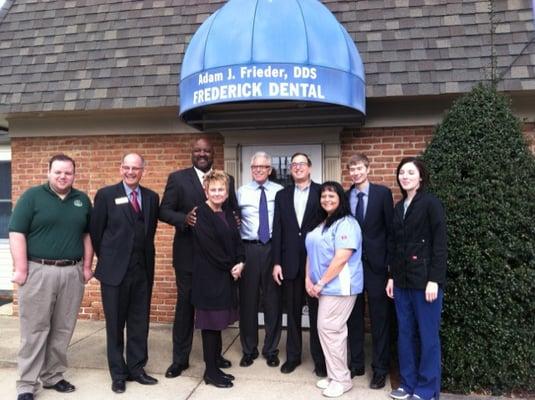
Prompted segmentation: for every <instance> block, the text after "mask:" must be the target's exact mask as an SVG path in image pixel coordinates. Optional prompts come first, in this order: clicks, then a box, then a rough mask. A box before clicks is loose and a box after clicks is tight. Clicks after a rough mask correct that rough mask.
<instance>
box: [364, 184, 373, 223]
mask: <svg viewBox="0 0 535 400" xmlns="http://www.w3.org/2000/svg"><path fill="white" fill-rule="evenodd" d="M369 185H370V186H369V187H368V206H367V207H366V214H364V221H363V223H362V225H366V222H367V221H368V215H371V213H372V212H373V208H374V205H375V204H376V202H375V195H376V193H375V186H374V185H373V183H370V184H369Z"/></svg>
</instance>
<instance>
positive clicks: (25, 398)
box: [17, 392, 33, 400]
mask: <svg viewBox="0 0 535 400" xmlns="http://www.w3.org/2000/svg"><path fill="white" fill-rule="evenodd" d="M17 400H33V393H29V392H28V393H21V394H19V395H18V396H17Z"/></svg>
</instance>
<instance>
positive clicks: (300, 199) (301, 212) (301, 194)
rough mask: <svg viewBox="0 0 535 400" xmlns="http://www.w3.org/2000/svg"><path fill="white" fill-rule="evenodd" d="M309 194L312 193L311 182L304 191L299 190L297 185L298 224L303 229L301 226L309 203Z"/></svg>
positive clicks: (295, 200)
mask: <svg viewBox="0 0 535 400" xmlns="http://www.w3.org/2000/svg"><path fill="white" fill-rule="evenodd" d="M309 193H310V182H309V184H308V185H307V186H306V187H304V188H303V189H299V187H298V186H297V185H295V189H294V208H295V215H296V217H297V223H298V224H299V227H301V225H302V224H303V217H304V216H305V210H306V208H307V201H308V195H309Z"/></svg>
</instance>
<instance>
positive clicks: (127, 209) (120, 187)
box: [116, 182, 134, 225]
mask: <svg viewBox="0 0 535 400" xmlns="http://www.w3.org/2000/svg"><path fill="white" fill-rule="evenodd" d="M116 189H117V197H126V199H127V200H128V203H127V204H124V205H123V204H121V205H118V206H117V207H119V208H120V209H121V210H122V212H123V213H124V215H125V216H126V218H127V219H128V221H130V224H132V225H134V216H133V215H132V211H131V210H130V208H131V207H132V206H131V205H130V199H129V198H128V196H127V195H126V190H124V186H123V183H122V182H119V184H118V185H117V186H116Z"/></svg>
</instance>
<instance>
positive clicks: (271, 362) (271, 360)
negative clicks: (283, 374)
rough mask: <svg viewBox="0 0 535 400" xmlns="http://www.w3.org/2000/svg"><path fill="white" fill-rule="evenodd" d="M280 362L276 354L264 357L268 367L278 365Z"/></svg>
mask: <svg viewBox="0 0 535 400" xmlns="http://www.w3.org/2000/svg"><path fill="white" fill-rule="evenodd" d="M280 363H281V362H280V360H279V357H278V356H277V355H276V354H272V355H270V356H267V357H266V364H267V365H268V367H278V366H279V364H280Z"/></svg>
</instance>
